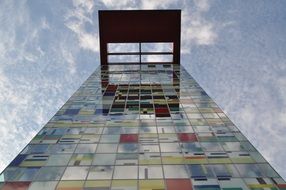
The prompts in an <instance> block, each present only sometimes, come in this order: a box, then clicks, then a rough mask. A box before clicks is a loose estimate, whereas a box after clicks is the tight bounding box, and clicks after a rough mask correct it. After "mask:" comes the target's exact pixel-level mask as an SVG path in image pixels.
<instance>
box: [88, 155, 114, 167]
mask: <svg viewBox="0 0 286 190" xmlns="http://www.w3.org/2000/svg"><path fill="white" fill-rule="evenodd" d="M115 157H116V154H95V155H94V157H93V162H92V165H114V162H115Z"/></svg>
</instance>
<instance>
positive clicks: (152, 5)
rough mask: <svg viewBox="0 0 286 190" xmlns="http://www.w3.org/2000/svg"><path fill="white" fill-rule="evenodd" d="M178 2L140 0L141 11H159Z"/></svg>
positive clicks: (173, 0) (176, 0) (174, 0)
mask: <svg viewBox="0 0 286 190" xmlns="http://www.w3.org/2000/svg"><path fill="white" fill-rule="evenodd" d="M177 2H178V0H142V1H141V8H142V9H159V8H168V7H169V6H170V5H171V4H174V3H177Z"/></svg>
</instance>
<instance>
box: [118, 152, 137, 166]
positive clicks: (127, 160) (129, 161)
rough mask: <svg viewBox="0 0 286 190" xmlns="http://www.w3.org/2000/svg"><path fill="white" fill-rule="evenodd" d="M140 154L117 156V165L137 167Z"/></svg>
mask: <svg viewBox="0 0 286 190" xmlns="http://www.w3.org/2000/svg"><path fill="white" fill-rule="evenodd" d="M137 164H138V154H131V153H126V154H125V153H122V154H120V153H119V154H117V156H116V163H115V165H137Z"/></svg>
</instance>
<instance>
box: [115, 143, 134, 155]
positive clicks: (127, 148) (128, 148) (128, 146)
mask: <svg viewBox="0 0 286 190" xmlns="http://www.w3.org/2000/svg"><path fill="white" fill-rule="evenodd" d="M137 151H138V144H135V143H123V144H119V146H118V152H119V153H133V152H137Z"/></svg>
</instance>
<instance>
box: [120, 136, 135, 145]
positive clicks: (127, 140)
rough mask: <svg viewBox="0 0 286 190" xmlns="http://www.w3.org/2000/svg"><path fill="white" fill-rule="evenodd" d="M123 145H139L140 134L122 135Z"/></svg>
mask: <svg viewBox="0 0 286 190" xmlns="http://www.w3.org/2000/svg"><path fill="white" fill-rule="evenodd" d="M120 142H121V143H137V142H138V134H122V135H120Z"/></svg>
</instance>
